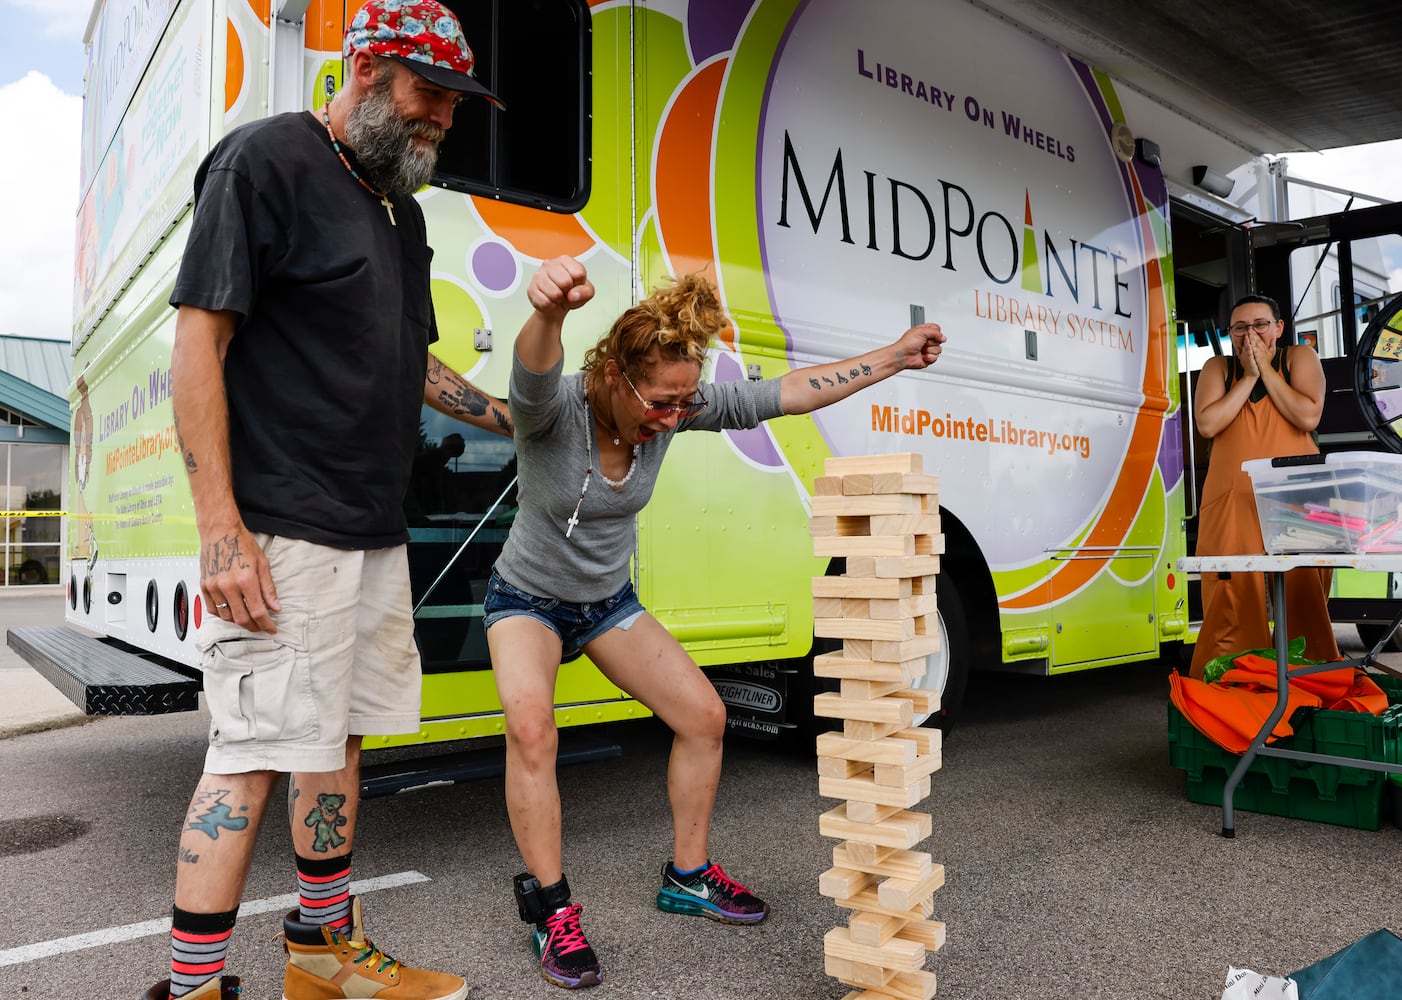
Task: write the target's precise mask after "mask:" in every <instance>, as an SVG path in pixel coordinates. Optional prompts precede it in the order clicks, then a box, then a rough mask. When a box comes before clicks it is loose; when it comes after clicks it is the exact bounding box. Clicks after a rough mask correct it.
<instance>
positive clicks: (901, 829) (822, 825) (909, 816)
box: [818, 803, 934, 848]
mask: <svg viewBox="0 0 1402 1000" xmlns="http://www.w3.org/2000/svg"><path fill="white" fill-rule="evenodd" d="M933 829H934V820H933V819H931V817H930V814H929V813H917V812H909V811H905V812H899V813H896V814H895V815H894V816H892V817H891V818H889V819H886V820H882V821H881V822H880V823H858V822H856V821H854V820H852V819H849V818H848V816H847V805H846V804H845V803H840V804H838V805H836V806H834V807H833V808H831V809H829V810H828V811H827V812H825V813H823V814H822V815H820V816H819V817H818V833H819V834H821V835H822V836H824V837H832V838H833V839H834V840H852V841H857V842H858V843H863V844H875V845H877V846H878V847H899V848H911V847H914V846H915V845H916V844H918V843H920V841H922V840H924V839H925V838H926V837H928V836H930V832H931V831H932V830H933Z"/></svg>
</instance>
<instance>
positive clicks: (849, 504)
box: [810, 493, 939, 517]
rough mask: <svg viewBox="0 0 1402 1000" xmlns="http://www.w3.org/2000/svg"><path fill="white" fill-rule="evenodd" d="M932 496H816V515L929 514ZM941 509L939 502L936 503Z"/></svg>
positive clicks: (812, 507)
mask: <svg viewBox="0 0 1402 1000" xmlns="http://www.w3.org/2000/svg"><path fill="white" fill-rule="evenodd" d="M931 506H932V503H931V498H930V497H929V496H927V495H924V494H921V493H874V494H872V495H870V496H856V497H814V498H813V503H812V505H811V507H810V513H811V514H812V515H813V516H814V517H830V516H831V517H860V516H868V517H870V516H872V515H876V514H928V513H931V510H930V508H931ZM933 506H934V508H935V509H936V510H938V509H939V504H938V503H934V504H933Z"/></svg>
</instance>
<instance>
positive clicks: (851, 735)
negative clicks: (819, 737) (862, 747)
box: [842, 719, 904, 743]
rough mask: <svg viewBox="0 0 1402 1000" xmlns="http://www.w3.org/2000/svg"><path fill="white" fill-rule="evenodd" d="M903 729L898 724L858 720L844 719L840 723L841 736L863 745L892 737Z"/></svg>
mask: <svg viewBox="0 0 1402 1000" xmlns="http://www.w3.org/2000/svg"><path fill="white" fill-rule="evenodd" d="M903 728H904V727H902V726H901V724H900V723H899V722H863V721H861V720H860V719H844V720H843V721H842V735H843V736H845V737H846V738H847V739H849V740H859V741H861V742H863V743H871V742H874V741H875V740H883V739H885V738H886V737H887V736H894V735H896V733H899V732H901V731H902V729H903Z"/></svg>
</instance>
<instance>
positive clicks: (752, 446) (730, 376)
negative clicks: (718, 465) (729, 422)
mask: <svg viewBox="0 0 1402 1000" xmlns="http://www.w3.org/2000/svg"><path fill="white" fill-rule="evenodd" d="M744 377H745V373H744V372H743V371H742V370H741V369H740V365H739V363H738V362H737V361H736V360H735V359H734V358H732V357H731V356H730V355H729V354H722V355H720V356H719V357H718V358H717V359H716V372H715V381H716V382H718V383H719V382H737V381H739V380H740V379H742V378H744ZM723 433H724V434H725V436H726V437H728V438H730V442H731V444H733V445H735V447H736V448H738V449H740V453H741V454H742V455H744V456H745V457H746V458H748V459H749V460H750V461H751V462H754V463H755V464H756V465H763V466H767V467H769V468H771V469H778V468H781V467H782V466H783V464H784V458H783V456H782V455H780V454H779V451H778V449H777V448H775V447H774V442H773V441H771V440H770V439H769V433H768V432H767V431H765V429H764V428H763V427H751V428H748V429H747V430H727V431H724V432H723Z"/></svg>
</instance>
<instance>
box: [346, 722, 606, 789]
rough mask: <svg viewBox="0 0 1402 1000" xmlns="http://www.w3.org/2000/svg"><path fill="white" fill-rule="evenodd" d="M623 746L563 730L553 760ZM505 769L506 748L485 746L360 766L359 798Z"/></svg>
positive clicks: (597, 756)
mask: <svg viewBox="0 0 1402 1000" xmlns="http://www.w3.org/2000/svg"><path fill="white" fill-rule="evenodd" d="M622 754H623V748H622V747H621V746H619V745H618V744H617V743H598V742H594V741H591V740H584V739H573V740H571V739H568V738H567V737H566V736H565V735H564V734H563V733H562V734H561V736H560V746H559V750H558V752H557V754H556V758H555V763H556V764H557V765H561V766H562V765H565V764H583V763H586V762H588V761H594V760H608V759H610V758H613V757H620V756H622ZM505 772H506V748H505V747H502V746H499V745H498V746H494V747H488V748H484V749H481V750H461V751H458V752H455V753H445V754H440V755H438V756H436V757H419V758H416V759H414V760H404V761H392V762H389V763H385V764H369V765H363V766H362V767H361V768H360V797H361V798H362V799H372V798H376V797H378V796H381V795H397V794H398V793H400V792H412V791H417V790H419V789H421V788H434V787H437V786H438V785H455V784H457V783H459V782H462V781H479V780H481V779H483V778H495V777H499V776H500V775H502V774H504V773H505Z"/></svg>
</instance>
